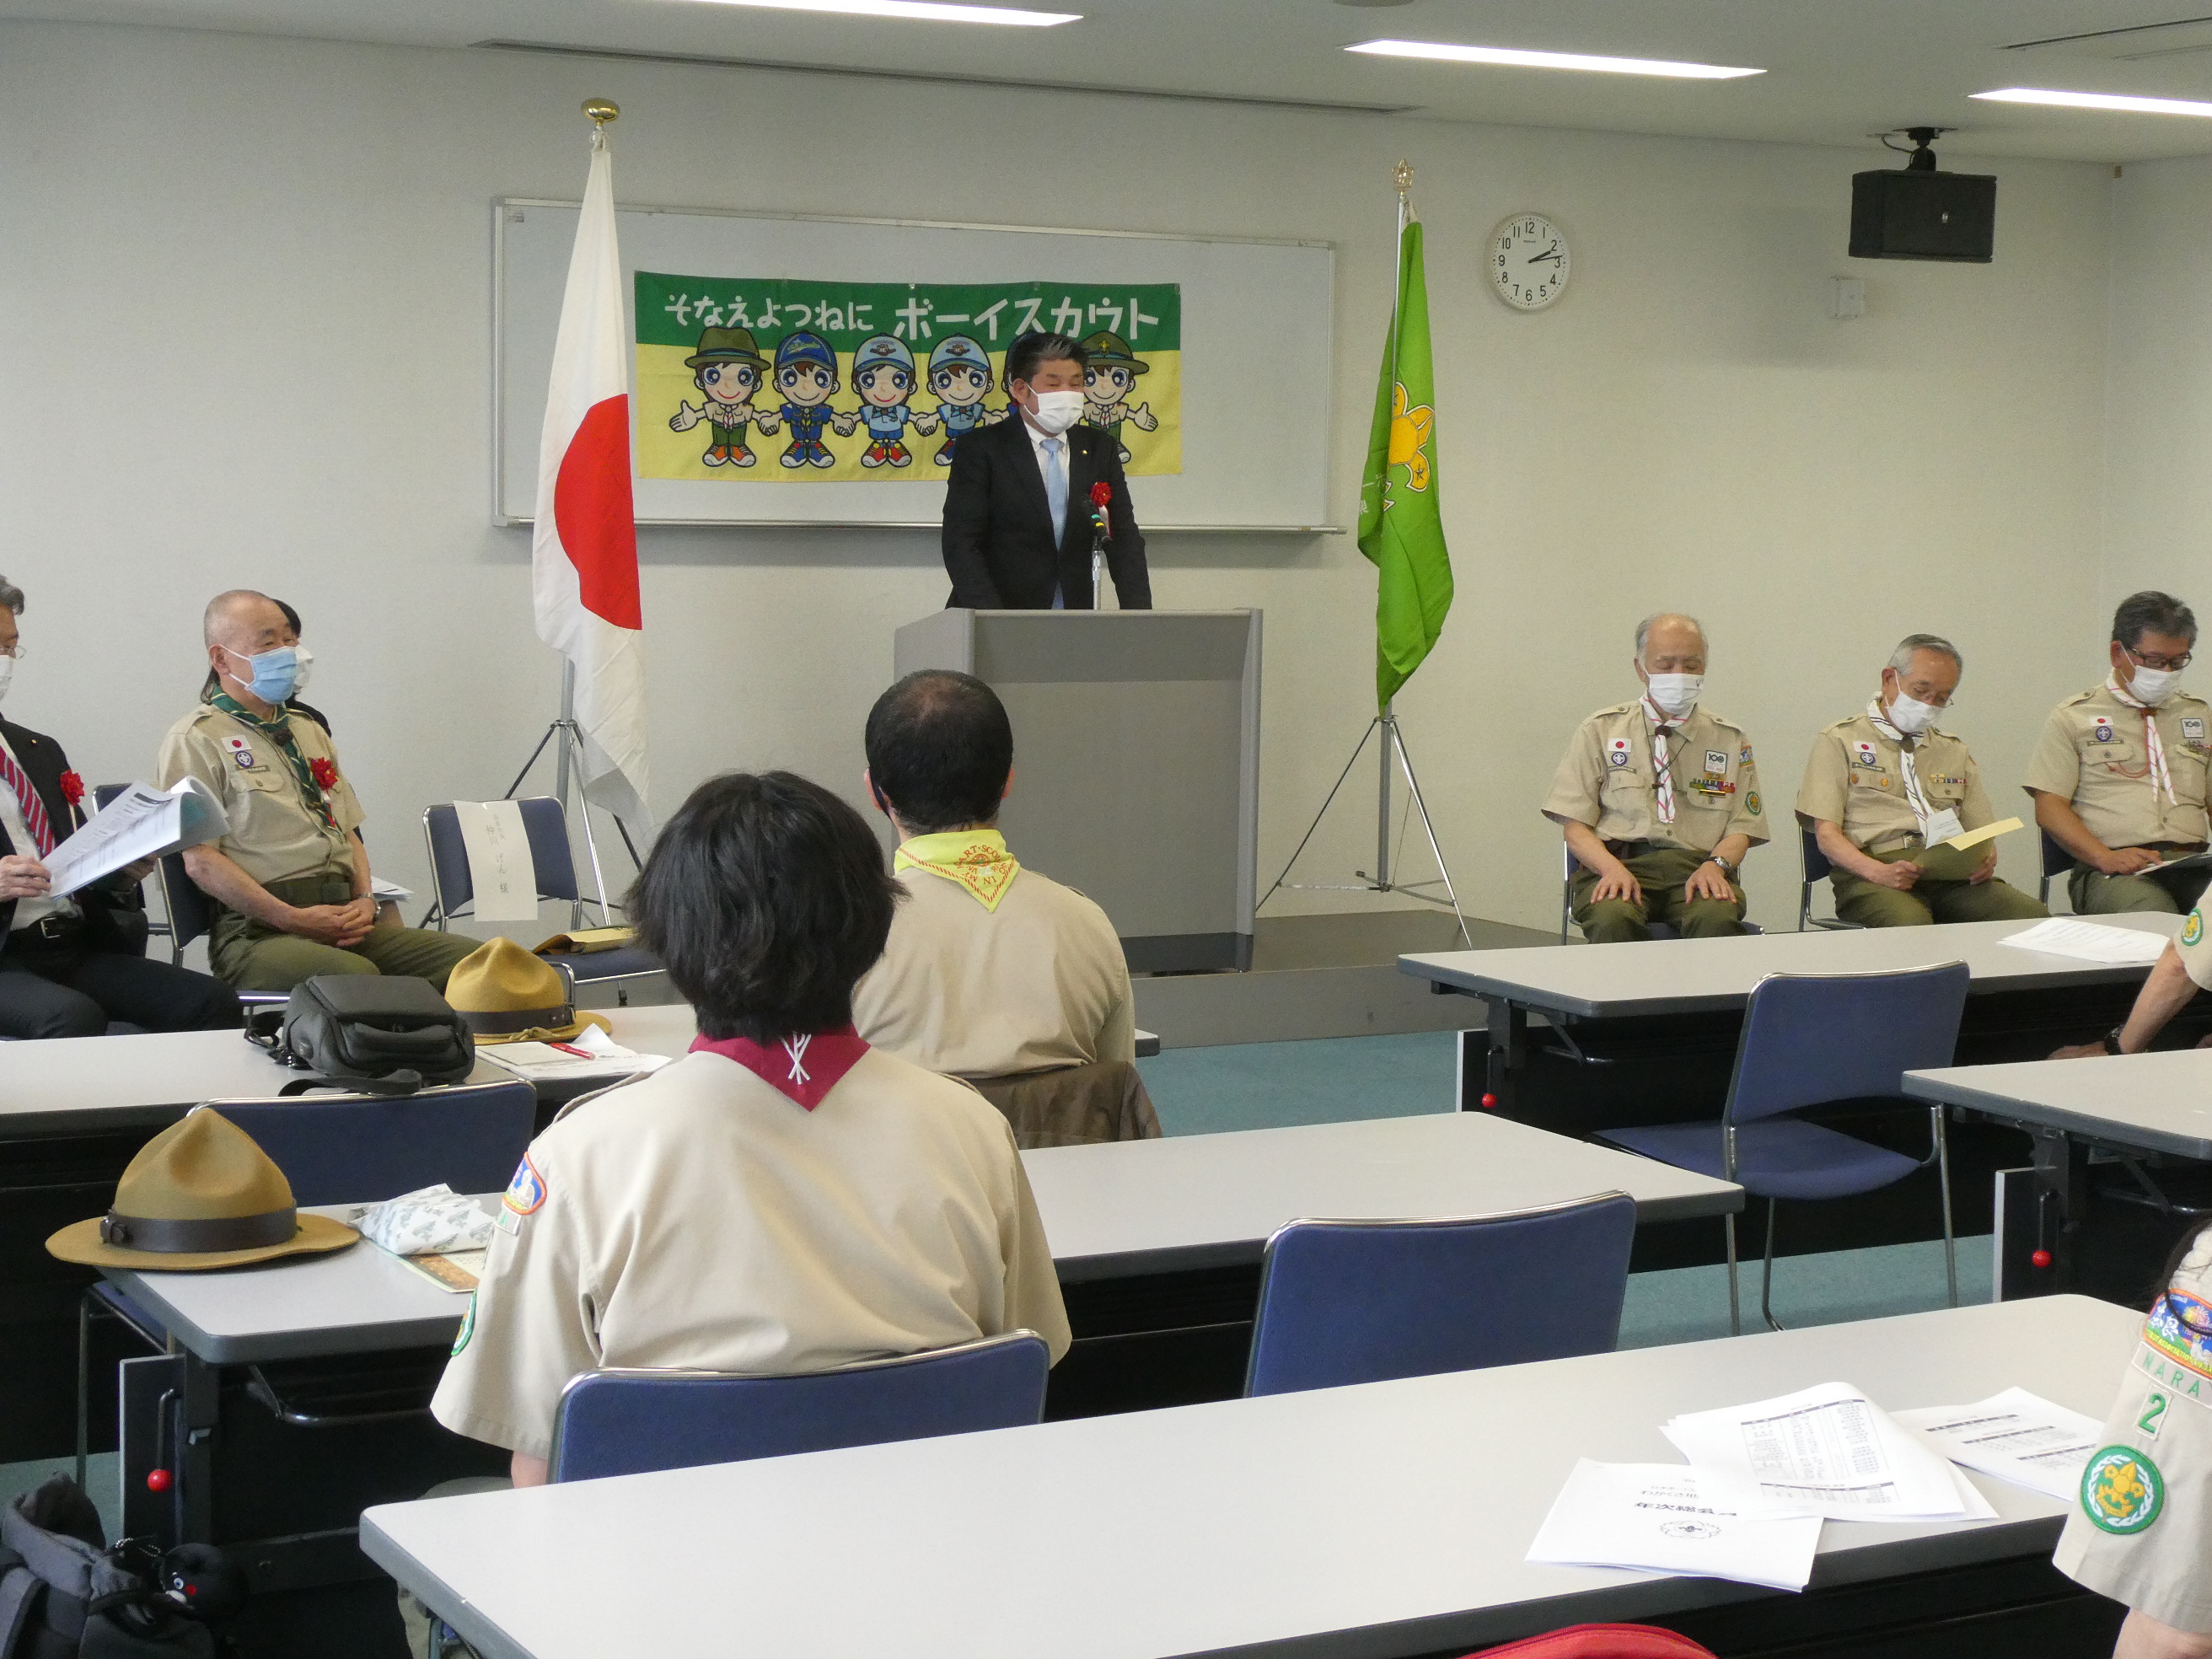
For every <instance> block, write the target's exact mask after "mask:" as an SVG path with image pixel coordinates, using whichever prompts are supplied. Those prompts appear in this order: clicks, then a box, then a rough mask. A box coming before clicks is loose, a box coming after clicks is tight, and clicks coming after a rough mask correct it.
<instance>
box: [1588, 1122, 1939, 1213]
mask: <svg viewBox="0 0 2212 1659" xmlns="http://www.w3.org/2000/svg"><path fill="white" fill-rule="evenodd" d="M1598 1139H1600V1140H1604V1141H1610V1142H1611V1143H1612V1144H1613V1145H1614V1146H1619V1147H1621V1148H1623V1149H1625V1150H1626V1151H1628V1152H1640V1153H1642V1154H1643V1155H1644V1157H1645V1158H1656V1159H1657V1160H1658V1161H1659V1162H1660V1163H1662V1164H1673V1165H1674V1167H1675V1168H1676V1169H1678V1170H1694V1171H1696V1172H1697V1173H1698V1174H1699V1175H1705V1176H1712V1177H1713V1178H1714V1179H1715V1180H1717V1181H1718V1180H1725V1179H1727V1177H1726V1176H1725V1175H1723V1165H1724V1159H1723V1155H1722V1149H1721V1126H1720V1125H1719V1124H1717V1123H1662V1124H1656V1125H1654V1126H1653V1127H1650V1128H1645V1129H1606V1130H1602V1131H1601V1132H1600V1133H1599V1135H1598ZM1919 1167H1920V1164H1919V1160H1917V1158H1907V1157H1905V1154H1904V1153H1902V1152H1891V1151H1889V1150H1888V1149H1887V1148H1886V1147H1882V1146H1869V1145H1868V1144H1867V1143H1866V1142H1865V1141H1863V1140H1855V1139H1852V1138H1851V1137H1850V1136H1849V1135H1846V1134H1838V1133H1837V1132H1836V1131H1835V1130H1833V1129H1827V1128H1823V1127H1821V1126H1820V1125H1819V1124H1817V1123H1807V1122H1804V1121H1801V1120H1799V1119H1796V1118H1787V1117H1781V1118H1768V1119H1766V1120H1765V1121H1760V1122H1756V1123H1739V1124H1738V1125H1736V1130H1735V1182H1736V1185H1738V1186H1739V1187H1741V1188H1743V1189H1744V1190H1745V1191H1746V1192H1747V1193H1750V1194H1753V1196H1754V1197H1758V1198H1849V1197H1850V1196H1852V1195H1853V1194H1857V1193H1863V1192H1870V1191H1872V1190H1874V1189H1875V1188H1879V1187H1887V1185H1889V1183H1890V1182H1893V1181H1902V1180H1904V1179H1905V1176H1909V1175H1911V1173H1912V1172H1913V1171H1914V1170H1917V1169H1918V1168H1919Z"/></svg>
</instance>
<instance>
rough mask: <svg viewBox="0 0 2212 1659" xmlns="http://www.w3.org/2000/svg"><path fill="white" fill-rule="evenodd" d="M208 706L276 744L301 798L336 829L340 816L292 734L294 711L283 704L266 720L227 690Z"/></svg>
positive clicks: (213, 694)
mask: <svg viewBox="0 0 2212 1659" xmlns="http://www.w3.org/2000/svg"><path fill="white" fill-rule="evenodd" d="M208 705H209V707H210V708H220V709H221V710H222V712H223V713H224V714H228V715H229V716H230V717H231V719H233V720H239V721H241V722H243V723H244V724H246V725H247V726H252V728H253V729H254V730H255V731H256V732H260V733H261V734H262V735H263V736H264V737H265V738H268V739H269V740H270V742H271V743H273V744H276V747H277V750H279V751H280V752H281V753H282V754H283V757H284V758H285V760H286V761H287V762H289V763H290V765H291V768H292V775H293V777H294V778H295V779H296V780H297V781H298V782H299V785H300V793H301V797H302V798H303V799H305V800H306V801H307V805H310V806H312V807H313V808H314V809H315V811H318V812H319V813H321V814H322V815H323V822H324V823H327V824H329V825H330V826H331V828H333V829H335V828H337V818H336V817H333V816H331V806H330V803H329V802H328V801H327V800H325V799H323V787H322V785H320V784H319V783H317V782H316V781H315V772H314V769H313V767H311V766H310V765H308V764H307V757H306V756H305V755H303V754H301V752H300V741H299V739H298V738H295V737H294V736H293V735H292V717H291V714H290V712H289V710H287V709H286V708H284V706H283V704H282V703H279V704H278V705H277V707H276V714H275V715H274V716H273V717H272V718H270V719H269V720H262V719H260V718H259V717H258V716H257V715H254V714H250V713H248V712H247V711H246V708H243V707H242V706H240V703H239V702H237V700H236V699H234V697H232V696H231V695H230V694H229V693H228V692H227V691H214V692H210V693H209V694H208Z"/></svg>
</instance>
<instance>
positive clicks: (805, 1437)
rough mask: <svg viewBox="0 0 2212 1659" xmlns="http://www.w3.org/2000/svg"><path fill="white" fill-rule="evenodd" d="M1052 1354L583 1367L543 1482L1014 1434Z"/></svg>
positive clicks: (559, 1421)
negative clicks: (768, 1372)
mask: <svg viewBox="0 0 2212 1659" xmlns="http://www.w3.org/2000/svg"><path fill="white" fill-rule="evenodd" d="M1051 1364H1052V1356H1051V1352H1050V1351H1049V1350H1048V1349H1047V1348H1046V1346H1045V1345H1044V1340H1043V1339H1042V1337H1040V1336H1038V1335H1037V1334H1036V1333H1035V1332H1033V1331H1012V1332H1009V1333H1007V1334H1006V1335H1004V1336H993V1337H986V1338H984V1339H983V1340H981V1341H976V1342H963V1343H962V1344H960V1345H959V1346H957V1347H951V1348H939V1349H937V1350H934V1351H933V1352H928V1353H917V1354H908V1355H904V1356H902V1357H901V1358H896V1359H872V1360H866V1361H864V1362H862V1363H861V1364H856V1365H841V1366H839V1367H838V1368H837V1369H836V1370H827V1371H811V1372H807V1373H805V1374H803V1375H800V1376H724V1375H721V1374H719V1373H716V1372H711V1371H659V1370H601V1371H586V1372H585V1373H584V1374H583V1375H582V1376H578V1377H575V1378H574V1379H573V1380H572V1381H571V1382H570V1383H569V1384H568V1387H567V1388H566V1389H563V1390H562V1395H561V1404H560V1407H559V1409H558V1410H557V1411H556V1413H554V1418H553V1455H552V1460H551V1461H552V1469H551V1478H552V1479H553V1480H556V1481H562V1480H598V1479H599V1478H600V1477H602V1476H605V1475H611V1474H643V1473H645V1472H646V1471H647V1470H651V1469H683V1468H694V1467H696V1465H699V1464H702V1463H742V1462H748V1461H750V1459H753V1458H756V1457H783V1456H787V1455H791V1454H792V1453H794V1452H810V1451H829V1450H833V1449H836V1448H837V1447H840V1446H870V1445H875V1444H878V1443H881V1442H884V1441H890V1440H926V1439H929V1438H932V1437H935V1436H938V1435H945V1434H974V1433H976V1432H978V1431H981V1430H985V1429H1012V1428H1020V1427H1023V1426H1024V1425H1029V1424H1033V1423H1036V1421H1037V1420H1038V1419H1040V1418H1042V1416H1043V1415H1044V1384H1045V1373H1046V1371H1047V1370H1048V1368H1049V1367H1050V1365H1051Z"/></svg>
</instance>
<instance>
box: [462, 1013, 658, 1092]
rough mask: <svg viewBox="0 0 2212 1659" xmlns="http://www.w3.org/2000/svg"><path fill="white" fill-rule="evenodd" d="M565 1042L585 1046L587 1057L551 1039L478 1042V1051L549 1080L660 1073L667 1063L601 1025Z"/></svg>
mask: <svg viewBox="0 0 2212 1659" xmlns="http://www.w3.org/2000/svg"><path fill="white" fill-rule="evenodd" d="M562 1042H563V1043H565V1044H566V1045H567V1047H568V1048H581V1049H583V1050H584V1051H585V1054H586V1056H588V1058H586V1057H580V1056H578V1055H575V1054H568V1053H566V1052H564V1051H563V1050H562V1049H561V1048H555V1047H554V1046H553V1045H552V1044H551V1043H550V1042H489V1043H479V1044H477V1056H478V1057H479V1058H480V1059H483V1060H495V1061H496V1062H497V1063H498V1064H500V1065H501V1066H506V1067H507V1070H508V1071H510V1072H513V1073H514V1074H515V1075H516V1076H518V1077H526V1078H532V1079H548V1080H555V1079H562V1078H589V1077H630V1076H634V1075H635V1073H639V1072H657V1071H659V1069H660V1068H661V1067H662V1066H665V1065H667V1064H668V1056H667V1055H665V1054H640V1053H639V1052H638V1051H637V1050H636V1049H635V1048H623V1046H622V1044H621V1043H619V1042H616V1041H615V1040H614V1039H613V1038H612V1037H611V1036H608V1035H607V1034H606V1033H605V1031H603V1030H600V1029H599V1027H598V1026H596V1025H592V1024H586V1025H585V1027H584V1029H583V1030H580V1031H579V1032H577V1033H576V1035H575V1036H572V1037H563V1038H562Z"/></svg>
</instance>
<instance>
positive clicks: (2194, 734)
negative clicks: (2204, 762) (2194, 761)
mask: <svg viewBox="0 0 2212 1659" xmlns="http://www.w3.org/2000/svg"><path fill="white" fill-rule="evenodd" d="M2181 740H2182V742H2184V743H2185V744H2188V745H2189V746H2190V747H2191V748H2192V749H2196V748H2200V747H2202V746H2203V742H2204V721H2203V718H2202V717H2201V716H2199V715H2197V714H2184V715H2183V716H2182V717H2181Z"/></svg>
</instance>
